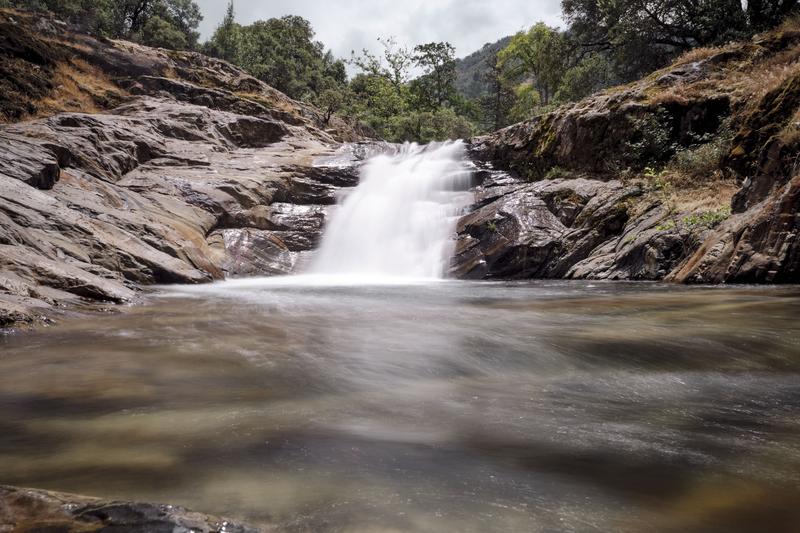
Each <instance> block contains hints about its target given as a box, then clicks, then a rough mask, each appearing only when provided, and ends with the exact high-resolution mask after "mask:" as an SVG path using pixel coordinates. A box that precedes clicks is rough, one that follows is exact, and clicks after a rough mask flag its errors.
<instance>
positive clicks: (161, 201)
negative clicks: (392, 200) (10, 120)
mask: <svg viewBox="0 0 800 533" xmlns="http://www.w3.org/2000/svg"><path fill="white" fill-rule="evenodd" d="M26 17H28V18H27V19H26ZM31 17H34V16H33V15H29V14H25V13H20V12H12V11H3V10H0V29H2V31H3V32H7V33H8V32H12V30H13V31H14V32H16V35H15V36H14V37H13V38H12V37H10V36H7V37H6V38H5V40H0V55H2V54H5V57H6V59H7V60H8V61H12V60H13V61H12V62H14V64H15V65H16V66H17V68H18V69H22V68H23V66H24V64H25V62H27V64H28V67H29V68H30V69H32V70H36V69H39V70H45V71H50V72H53V73H55V72H56V71H57V70H58V69H62V70H63V69H64V68H65V67H64V65H65V64H66V63H65V62H68V61H75V62H82V64H86V65H89V66H88V67H86V68H87V69H91V70H92V71H93V72H94V73H95V75H96V76H100V75H102V76H104V77H105V78H106V80H107V81H108V83H110V84H113V86H114V87H115V90H116V91H118V92H119V94H120V95H121V97H120V101H121V102H122V103H121V104H120V105H117V106H115V107H111V108H109V109H106V110H105V111H103V112H91V113H87V112H59V113H56V114H54V115H53V116H49V117H42V118H37V119H34V120H27V121H24V122H18V123H14V124H7V125H4V126H0V144H2V146H3V149H2V150H0V327H7V326H10V325H14V324H20V323H25V322H38V321H42V320H48V319H50V318H51V317H52V316H54V314H56V313H57V312H58V311H57V310H58V309H61V308H63V307H65V306H66V307H68V308H74V307H76V306H84V305H86V304H87V303H91V302H98V303H101V304H102V302H114V303H120V302H127V301H132V300H134V299H135V298H136V294H137V289H138V287H140V286H141V285H145V284H153V283H200V282H206V281H210V280H213V279H222V278H224V277H226V276H238V275H257V274H277V273H287V272H291V271H292V270H293V269H294V268H296V266H297V265H299V264H301V262H302V260H303V257H304V255H305V254H306V253H307V252H308V251H309V250H311V249H312V248H313V247H314V246H315V245H316V244H317V241H318V239H319V236H320V233H321V228H322V225H323V222H324V217H325V214H326V212H327V206H329V205H331V204H333V203H335V201H336V198H335V194H336V190H337V189H338V188H339V187H341V186H352V185H354V184H355V183H356V181H357V174H356V173H355V171H354V169H353V165H355V164H357V159H358V158H357V157H355V156H354V157H350V158H349V159H348V163H347V164H345V165H334V166H331V165H326V163H325V161H324V160H323V159H321V158H325V157H330V156H332V155H333V154H335V153H336V150H337V149H338V147H339V146H340V143H339V141H341V140H352V139H354V138H357V137H358V134H357V133H356V132H355V131H354V130H353V129H352V128H351V127H349V126H348V125H347V124H346V123H344V122H342V121H341V120H339V119H335V120H334V121H332V122H331V124H327V125H325V124H323V123H322V118H321V115H320V114H319V113H318V112H317V111H316V110H315V109H313V108H311V107H310V106H307V105H306V104H302V103H299V102H296V101H293V100H291V99H289V98H288V97H286V96H285V95H283V94H281V93H279V92H278V91H275V90H274V89H272V88H271V87H269V86H267V85H265V84H263V83H262V82H260V81H258V80H256V79H255V78H252V77H250V76H248V75H246V74H244V73H243V72H242V71H240V70H238V69H236V68H234V67H232V66H231V65H228V64H227V63H224V62H221V61H217V60H213V59H209V58H206V57H203V56H201V55H199V54H194V53H189V52H171V51H165V50H155V49H150V48H146V47H142V46H139V45H135V44H132V43H126V42H108V41H99V40H96V39H94V38H92V37H89V36H86V35H81V34H75V33H70V32H69V31H67V29H66V28H65V27H63V26H62V25H60V24H59V23H57V22H55V21H52V20H50V19H47V18H35V17H34V18H32V19H31ZM29 19H30V20H29ZM34 30H36V31H34ZM37 31H38V33H37ZM20 43H22V44H20ZM25 43H27V45H29V48H31V50H33V51H31V50H28V49H27V48H25V46H23V45H25ZM55 44H58V46H59V47H60V48H59V50H60V51H59V52H58V53H57V54H56V53H50V54H46V53H45V52H46V51H47V50H48V46H53V45H55ZM4 45H7V47H6V48H3V46H4ZM37 46H38V48H37ZM36 50H39V52H41V54H39V55H36V54H35V53H34V52H35V51H36ZM76 57H79V58H80V59H76ZM37 62H38V63H37ZM89 85H91V84H89ZM43 87H45V88H44V89H43V90H44V91H45V92H47V90H48V89H47V87H46V86H43ZM90 89H91V88H89V89H87V90H90ZM49 90H50V91H54V92H55V93H57V92H58V88H57V87H55V86H53V87H50V89H49ZM31 102H32V105H33V106H36V105H37V104H36V100H31ZM40 111H41V110H40ZM323 126H324V127H325V129H324V130H323V129H322V127H323ZM318 160H319V163H318V162H317V161H318Z"/></svg>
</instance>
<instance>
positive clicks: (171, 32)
mask: <svg viewBox="0 0 800 533" xmlns="http://www.w3.org/2000/svg"><path fill="white" fill-rule="evenodd" d="M10 5H11V6H12V7H18V8H25V9H39V10H47V11H50V12H52V13H54V14H55V15H56V16H58V17H61V18H63V19H65V20H67V21H69V22H72V23H73V24H76V25H79V26H81V27H83V28H85V29H86V30H88V31H90V32H92V33H96V34H100V35H104V36H108V37H112V38H115V39H129V40H133V41H138V42H141V43H143V44H146V45H151V46H162V47H165V48H176V49H177V48H195V46H196V45H197V39H198V37H199V33H197V27H198V25H199V24H200V21H201V20H203V17H202V15H201V14H200V8H199V7H198V6H197V4H196V3H195V2H194V1H193V0H11V1H10Z"/></svg>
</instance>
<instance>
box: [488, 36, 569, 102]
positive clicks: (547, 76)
mask: <svg viewBox="0 0 800 533" xmlns="http://www.w3.org/2000/svg"><path fill="white" fill-rule="evenodd" d="M565 44H566V43H565V40H564V36H563V35H562V34H561V33H560V32H559V31H558V29H557V28H551V27H549V26H547V25H546V24H545V23H544V22H538V23H536V24H534V25H533V26H532V27H531V28H530V30H528V31H527V32H520V33H518V34H516V35H515V36H514V37H513V38H512V39H511V42H510V43H509V45H508V46H507V47H505V48H504V49H503V50H501V51H500V53H499V54H498V59H499V62H500V65H501V67H502V68H503V70H504V71H505V75H506V78H507V79H509V80H516V81H526V80H528V79H531V80H532V82H533V86H534V87H535V88H536V90H537V91H538V92H539V97H540V99H541V101H542V103H543V104H544V105H547V104H549V103H550V100H551V99H552V98H553V95H554V94H555V92H556V89H557V88H558V86H559V84H560V83H561V78H562V76H563V75H564V71H565V70H566V59H567V50H566V45H565Z"/></svg>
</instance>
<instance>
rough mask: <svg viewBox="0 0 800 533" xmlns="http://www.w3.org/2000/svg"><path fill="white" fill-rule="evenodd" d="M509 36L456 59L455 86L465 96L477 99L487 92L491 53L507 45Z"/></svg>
mask: <svg viewBox="0 0 800 533" xmlns="http://www.w3.org/2000/svg"><path fill="white" fill-rule="evenodd" d="M510 42H511V36H510V35H509V36H508V37H503V38H502V39H500V40H499V41H496V42H493V43H486V44H485V45H483V48H481V49H480V50H478V51H476V52H473V53H471V54H470V55H468V56H467V57H465V58H463V59H457V60H456V88H457V89H458V92H460V93H461V94H463V95H464V96H465V97H467V98H472V99H477V98H480V97H481V96H485V95H487V94H489V92H490V87H489V81H488V79H487V75H488V73H489V64H490V60H491V58H492V56H493V55H495V54H497V53H498V52H499V51H500V50H502V49H503V48H505V47H506V46H508V43H510Z"/></svg>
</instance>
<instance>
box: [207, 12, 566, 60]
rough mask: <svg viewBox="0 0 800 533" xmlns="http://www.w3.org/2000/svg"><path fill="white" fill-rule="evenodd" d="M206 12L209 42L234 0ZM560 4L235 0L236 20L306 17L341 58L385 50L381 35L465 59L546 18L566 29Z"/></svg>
mask: <svg viewBox="0 0 800 533" xmlns="http://www.w3.org/2000/svg"><path fill="white" fill-rule="evenodd" d="M196 2H197V3H198V4H199V5H200V8H201V9H202V11H203V16H204V20H203V22H202V23H201V25H200V31H201V33H202V38H203V40H205V39H207V38H208V37H210V36H211V34H212V33H213V32H214V29H215V28H216V27H217V25H218V24H219V23H220V21H221V20H222V17H223V16H224V14H225V9H226V7H227V5H228V0H196ZM560 3H561V2H560V0H234V6H235V9H236V20H237V22H239V23H240V24H249V23H251V22H254V21H256V20H260V19H268V18H272V17H281V16H283V15H300V16H301V17H304V18H306V19H308V20H309V21H310V22H311V25H312V27H313V28H314V30H315V31H316V32H317V40H319V41H322V42H323V43H324V44H325V46H326V48H329V49H331V50H332V51H333V54H334V55H335V56H337V57H340V58H343V59H348V58H349V57H350V51H351V50H355V51H356V52H360V51H361V50H362V49H363V48H366V49H368V50H370V51H372V52H380V51H381V50H382V48H381V45H380V43H378V42H377V38H378V37H391V36H394V37H396V38H397V42H398V43H399V44H405V45H408V46H409V47H413V46H414V45H416V44H420V43H426V42H431V41H448V42H450V43H451V44H452V45H453V46H455V47H456V55H457V56H458V57H464V56H466V55H469V54H470V53H472V52H474V51H475V50H478V49H480V48H481V47H482V46H483V45H484V44H486V43H489V42H494V41H497V40H498V39H500V38H502V37H504V36H506V35H511V34H514V33H516V32H517V31H519V30H521V29H524V28H527V27H529V26H531V25H532V24H533V23H535V22H537V21H539V20H542V21H544V22H546V23H547V24H550V25H551V26H562V25H563V24H562V21H561V9H560Z"/></svg>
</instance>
